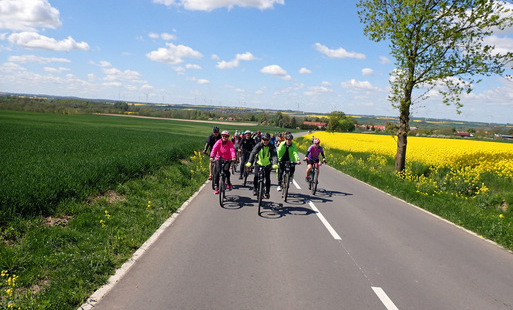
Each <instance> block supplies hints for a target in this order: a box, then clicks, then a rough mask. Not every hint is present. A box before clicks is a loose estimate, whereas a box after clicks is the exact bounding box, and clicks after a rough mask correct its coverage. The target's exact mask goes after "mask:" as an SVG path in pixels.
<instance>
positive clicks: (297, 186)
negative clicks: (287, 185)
mask: <svg viewBox="0 0 513 310" xmlns="http://www.w3.org/2000/svg"><path fill="white" fill-rule="evenodd" d="M292 183H294V186H295V187H296V188H297V189H301V187H299V184H297V182H296V180H294V179H292Z"/></svg>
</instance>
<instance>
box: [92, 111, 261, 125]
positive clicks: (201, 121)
mask: <svg viewBox="0 0 513 310" xmlns="http://www.w3.org/2000/svg"><path fill="white" fill-rule="evenodd" d="M98 114H99V115H109V116H124V117H137V118H150V119H162V120H169V121H182V122H195V123H211V124H219V125H234V126H238V125H240V126H257V125H258V124H256V123H239V122H218V121H215V120H211V121H203V120H194V119H181V118H165V117H153V116H142V115H126V114H108V113H98Z"/></svg>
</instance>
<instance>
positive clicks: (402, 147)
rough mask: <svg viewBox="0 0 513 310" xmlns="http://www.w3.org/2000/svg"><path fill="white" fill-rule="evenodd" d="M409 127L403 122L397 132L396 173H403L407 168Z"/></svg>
mask: <svg viewBox="0 0 513 310" xmlns="http://www.w3.org/2000/svg"><path fill="white" fill-rule="evenodd" d="M401 119H402V118H401ZM407 128H408V125H407V124H405V123H403V122H402V121H401V123H400V125H399V130H398V131H397V153H396V154H395V171H396V172H401V171H403V170H404V168H405V166H406V144H407V143H408V129H407Z"/></svg>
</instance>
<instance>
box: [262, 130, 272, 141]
mask: <svg viewBox="0 0 513 310" xmlns="http://www.w3.org/2000/svg"><path fill="white" fill-rule="evenodd" d="M262 139H266V140H269V139H271V135H270V134H269V133H268V132H266V133H263V134H262Z"/></svg>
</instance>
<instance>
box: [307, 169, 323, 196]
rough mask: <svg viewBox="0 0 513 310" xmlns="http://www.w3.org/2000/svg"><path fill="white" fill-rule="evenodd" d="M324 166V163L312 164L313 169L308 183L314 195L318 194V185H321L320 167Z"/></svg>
mask: <svg viewBox="0 0 513 310" xmlns="http://www.w3.org/2000/svg"><path fill="white" fill-rule="evenodd" d="M320 166H322V163H320V162H318V163H314V164H312V169H311V170H310V181H309V183H308V189H310V190H311V191H312V195H315V193H316V192H317V184H318V183H319V173H318V171H319V167H320Z"/></svg>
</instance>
